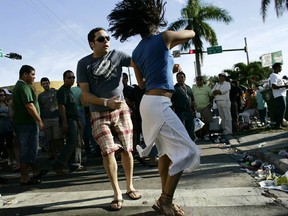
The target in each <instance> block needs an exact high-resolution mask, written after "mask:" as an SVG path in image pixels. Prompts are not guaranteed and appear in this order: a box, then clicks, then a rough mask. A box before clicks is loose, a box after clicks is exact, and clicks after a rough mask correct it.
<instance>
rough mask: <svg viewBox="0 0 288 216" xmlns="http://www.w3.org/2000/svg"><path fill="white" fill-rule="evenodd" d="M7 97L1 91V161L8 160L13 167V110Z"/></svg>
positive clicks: (3, 91)
mask: <svg viewBox="0 0 288 216" xmlns="http://www.w3.org/2000/svg"><path fill="white" fill-rule="evenodd" d="M7 97H8V96H7V94H6V91H5V90H4V89H0V159H8V164H9V165H12V162H13V160H14V158H15V156H14V151H13V125H12V108H11V106H10V103H9V101H7V99H6V98H7Z"/></svg>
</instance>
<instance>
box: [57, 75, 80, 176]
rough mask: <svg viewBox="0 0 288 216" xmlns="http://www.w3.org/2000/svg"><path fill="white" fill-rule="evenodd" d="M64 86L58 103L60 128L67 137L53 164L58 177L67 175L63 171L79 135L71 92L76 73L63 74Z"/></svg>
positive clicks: (58, 95) (58, 92)
mask: <svg viewBox="0 0 288 216" xmlns="http://www.w3.org/2000/svg"><path fill="white" fill-rule="evenodd" d="M63 80H64V84H63V85H62V86H61V87H60V88H59V89H58V91H57V102H58V107H59V114H60V127H61V129H62V133H63V135H64V136H65V140H66V142H65V145H64V146H63V148H62V150H61V152H60V153H59V154H58V156H57V157H56V158H55V160H54V161H53V162H52V163H51V165H52V169H53V170H54V171H55V172H56V174H58V175H65V174H66V173H65V172H64V171H63V169H64V168H65V167H66V165H67V163H68V161H69V160H70V158H71V157H72V155H73V153H74V151H75V147H76V144H77V135H78V126H79V127H80V124H79V122H78V113H77V106H76V103H75V99H74V95H73V93H72V91H71V86H73V84H74V81H75V76H74V73H73V72H72V71H71V70H67V71H65V72H64V73H63Z"/></svg>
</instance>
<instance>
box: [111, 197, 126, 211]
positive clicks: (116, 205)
mask: <svg viewBox="0 0 288 216" xmlns="http://www.w3.org/2000/svg"><path fill="white" fill-rule="evenodd" d="M123 202H124V200H122V199H116V200H113V201H112V202H111V206H110V207H111V210H112V211H119V210H121V209H122V206H123Z"/></svg>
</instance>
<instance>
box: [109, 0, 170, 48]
mask: <svg viewBox="0 0 288 216" xmlns="http://www.w3.org/2000/svg"><path fill="white" fill-rule="evenodd" d="M165 4H166V2H163V0H123V1H121V2H119V3H117V4H116V7H115V8H114V9H113V10H112V12H111V13H110V14H109V15H108V17H107V19H108V21H109V26H110V28H109V29H108V31H110V32H112V36H113V37H115V38H116V39H118V38H120V41H121V42H124V41H126V40H127V39H128V38H129V37H131V36H134V35H138V34H140V35H141V37H148V36H150V35H151V34H155V33H158V29H159V28H160V27H165V26H166V25H167V21H166V20H165V19H164V15H165V9H164V6H165Z"/></svg>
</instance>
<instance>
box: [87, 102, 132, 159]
mask: <svg viewBox="0 0 288 216" xmlns="http://www.w3.org/2000/svg"><path fill="white" fill-rule="evenodd" d="M91 125H92V134H93V137H94V139H95V141H96V142H97V143H98V145H99V146H100V148H101V152H102V155H103V156H107V155H108V154H111V153H112V152H115V151H117V150H119V149H123V150H124V151H127V152H132V151H133V125H132V121H131V115H130V111H129V108H128V106H127V105H126V103H124V105H123V106H122V107H121V108H120V109H117V110H112V111H103V112H91Z"/></svg>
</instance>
